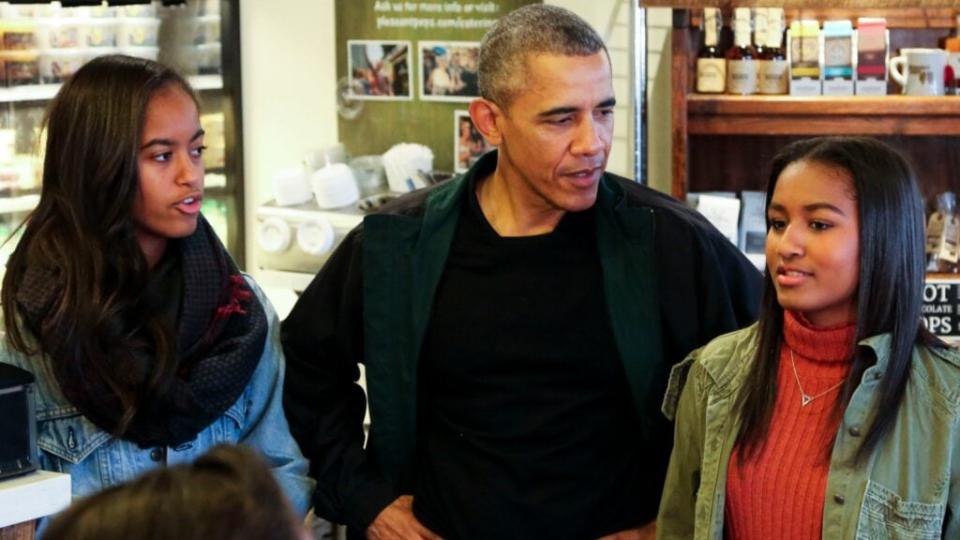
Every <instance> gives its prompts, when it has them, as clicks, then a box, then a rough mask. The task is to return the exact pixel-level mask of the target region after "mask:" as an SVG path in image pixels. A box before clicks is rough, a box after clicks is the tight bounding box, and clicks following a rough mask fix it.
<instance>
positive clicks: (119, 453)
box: [0, 276, 314, 516]
mask: <svg viewBox="0 0 960 540" xmlns="http://www.w3.org/2000/svg"><path fill="white" fill-rule="evenodd" d="M247 282H248V283H249V285H250V287H251V288H252V289H253V290H254V292H255V293H256V295H257V298H258V299H259V301H260V303H261V304H263V306H264V311H265V315H266V317H267V321H268V325H269V328H268V336H267V343H266V344H264V348H263V354H262V355H261V357H260V362H259V364H258V365H257V369H256V370H255V371H254V373H253V375H252V376H251V378H250V381H249V382H248V383H247V387H246V389H245V390H244V391H243V393H242V394H241V395H240V397H239V398H238V399H237V401H236V402H235V403H234V404H233V405H232V406H231V407H230V408H229V409H227V411H226V412H225V413H224V414H223V415H222V416H221V417H220V418H218V419H217V420H214V422H213V423H212V424H210V425H209V426H207V427H206V428H205V429H204V430H203V431H201V432H200V433H199V434H197V437H196V439H194V440H192V441H190V442H188V443H184V444H181V445H179V446H176V447H171V448H140V447H139V446H137V445H136V444H135V443H132V442H130V441H125V440H122V439H117V438H115V437H112V436H111V435H110V434H108V433H106V432H104V431H103V430H101V429H100V428H98V427H97V426H96V425H94V424H93V423H92V422H90V420H88V419H87V418H86V417H84V416H82V415H81V414H80V412H79V411H78V410H77V408H76V407H74V406H73V405H71V404H70V402H68V401H67V400H66V398H64V396H63V394H62V393H61V392H60V389H59V387H58V386H57V384H56V379H55V378H54V375H53V371H52V366H51V365H50V361H49V358H47V357H45V356H43V357H39V356H38V357H25V356H24V355H22V354H20V353H18V352H16V351H12V350H10V348H9V346H8V345H7V343H6V341H5V340H4V341H3V344H2V345H0V362H5V363H8V364H13V365H15V366H18V367H21V368H23V369H26V370H27V371H30V372H32V373H33V374H34V375H35V376H36V378H37V384H36V387H37V388H36V392H35V393H34V395H35V396H36V412H37V445H38V446H39V447H40V467H41V468H42V469H46V470H50V471H56V472H63V473H69V474H70V480H71V491H72V495H73V498H74V500H76V499H77V498H79V497H83V496H86V495H90V494H92V493H95V492H97V491H100V490H102V489H104V488H107V487H110V486H113V485H116V484H119V483H121V482H125V481H127V480H130V479H132V478H134V477H136V476H138V475H140V474H141V473H143V472H146V471H148V470H150V469H153V468H154V467H160V466H164V465H172V464H176V463H183V462H189V461H192V460H194V459H196V458H197V457H199V456H200V455H201V454H203V453H204V452H206V451H207V450H209V449H210V448H211V447H213V446H214V445H217V444H220V443H226V444H245V445H247V446H250V447H252V448H255V449H257V450H259V451H260V453H261V455H262V456H263V457H264V458H265V459H266V460H267V463H269V464H270V465H271V467H272V468H273V473H274V477H275V478H276V479H277V482H278V483H279V484H280V487H281V488H282V489H283V491H284V492H285V493H286V494H287V496H288V498H289V499H290V502H291V503H292V504H293V507H294V509H295V510H296V511H297V512H298V513H299V514H298V515H300V516H303V515H304V514H306V513H307V510H308V509H309V507H310V497H311V495H312V493H313V488H314V481H313V480H312V479H310V478H309V477H307V461H306V459H304V457H303V455H302V454H301V453H300V448H299V447H298V446H297V443H296V442H294V440H293V437H292V436H291V435H290V430H289V428H288V427H287V419H286V417H285V416H284V414H283V408H282V404H281V400H282V391H283V374H284V359H283V352H282V349H281V348H280V335H279V328H280V326H279V320H278V318H277V314H276V312H275V311H274V310H273V306H271V305H270V302H268V301H267V300H266V297H265V296H264V295H263V291H261V290H260V288H259V287H258V286H257V285H256V283H255V282H254V281H253V279H252V278H250V277H249V276H248V277H247Z"/></svg>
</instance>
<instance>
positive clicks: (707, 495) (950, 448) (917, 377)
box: [657, 325, 960, 540]
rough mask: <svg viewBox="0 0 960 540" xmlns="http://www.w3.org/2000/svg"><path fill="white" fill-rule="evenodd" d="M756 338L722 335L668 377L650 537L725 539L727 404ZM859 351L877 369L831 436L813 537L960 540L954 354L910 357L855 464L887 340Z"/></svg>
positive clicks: (732, 429)
mask: <svg viewBox="0 0 960 540" xmlns="http://www.w3.org/2000/svg"><path fill="white" fill-rule="evenodd" d="M756 331H757V326H756V325H753V326H750V327H748V328H745V329H743V330H738V331H736V332H732V333H730V334H726V335H723V336H721V337H719V338H717V339H715V340H713V341H711V342H710V343H709V344H707V345H706V346H705V347H703V348H701V349H698V350H696V351H694V352H693V353H691V354H690V356H688V357H687V359H686V360H684V361H683V362H682V363H680V364H677V365H676V366H675V367H674V368H673V370H672V372H671V375H670V382H669V384H668V387H667V394H666V397H665V398H664V403H663V412H664V414H666V415H667V417H669V418H675V419H676V427H675V441H674V447H673V454H672V456H671V458H670V466H669V469H668V471H667V480H666V485H665V487H664V492H663V499H662V500H661V502H660V513H659V516H658V518H657V538H660V539H681V538H682V539H684V540H687V539H691V538H693V539H722V538H723V520H724V500H725V495H726V479H727V463H728V462H729V460H730V454H731V452H732V450H733V447H734V443H735V439H736V434H737V431H738V429H739V420H738V418H737V417H736V416H735V415H734V414H733V405H734V401H735V400H736V396H737V394H738V392H739V390H740V387H741V386H742V384H743V381H744V378H745V375H746V374H747V371H748V370H749V369H750V365H751V364H752V362H753V358H754V351H755V347H756V336H757V334H756ZM860 345H861V346H864V347H870V348H871V349H873V351H874V352H875V354H876V357H877V362H876V364H874V365H873V366H871V367H869V368H868V369H867V370H866V371H865V372H864V374H863V377H862V379H861V381H860V385H859V386H858V387H857V389H856V390H855V391H854V393H853V396H852V397H851V399H850V403H849V405H848V406H847V409H846V411H845V412H844V415H843V419H842V421H841V423H840V427H839V428H838V431H837V436H836V442H835V443H834V447H833V452H832V455H831V458H830V470H829V473H828V474H829V476H828V480H827V491H826V494H825V498H824V503H823V504H824V508H823V525H822V529H821V537H822V538H825V539H831V540H832V539H857V540H860V539H870V540H880V539H907V538H909V539H921V538H924V539H925V538H941V536H942V537H943V538H960V444H958V443H960V435H958V430H960V425H958V418H960V354H958V353H957V352H956V351H953V350H950V349H936V348H929V347H925V346H917V347H915V348H914V351H913V360H912V364H911V366H910V378H909V380H908V383H907V389H906V394H905V397H904V401H903V403H902V404H901V406H900V410H899V412H898V414H897V417H896V421H895V423H894V424H893V426H892V427H891V430H890V431H889V432H888V433H887V435H886V436H885V437H884V438H883V439H882V440H881V441H880V443H879V445H878V446H877V447H876V449H875V450H874V451H873V452H872V453H871V455H870V456H869V458H867V459H863V460H861V461H860V462H857V463H855V462H854V460H853V456H854V455H855V453H856V451H857V449H858V447H859V445H860V443H861V441H862V439H863V435H864V434H865V432H866V430H867V428H868V427H869V425H870V422H871V421H872V419H873V413H874V409H875V402H876V400H877V399H878V392H877V390H878V388H879V382H880V379H881V377H882V376H883V373H884V370H885V369H886V365H887V360H888V355H889V349H890V336H889V335H888V334H883V335H878V336H874V337H871V338H868V339H865V340H863V341H862V342H860ZM681 390H682V391H681Z"/></svg>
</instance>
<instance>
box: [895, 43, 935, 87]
mask: <svg viewBox="0 0 960 540" xmlns="http://www.w3.org/2000/svg"><path fill="white" fill-rule="evenodd" d="M900 53H901V54H900V56H894V57H893V58H891V59H890V76H891V77H893V80H895V81H897V84H899V85H900V86H901V87H902V88H903V93H904V94H907V95H911V96H942V95H943V92H944V88H943V73H944V70H945V69H946V66H947V51H945V50H943V49H901V50H900Z"/></svg>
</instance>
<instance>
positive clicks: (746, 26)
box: [727, 7, 757, 95]
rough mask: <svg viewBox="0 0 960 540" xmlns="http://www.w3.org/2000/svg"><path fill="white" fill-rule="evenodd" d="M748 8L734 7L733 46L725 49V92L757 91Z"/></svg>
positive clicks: (752, 92)
mask: <svg viewBox="0 0 960 540" xmlns="http://www.w3.org/2000/svg"><path fill="white" fill-rule="evenodd" d="M750 26H751V25H750V8H743V7H740V8H736V9H735V10H734V21H733V47H730V49H729V50H727V93H728V94H740V95H750V94H756V93H757V63H756V58H757V55H756V51H754V49H753V47H752V46H751V45H750Z"/></svg>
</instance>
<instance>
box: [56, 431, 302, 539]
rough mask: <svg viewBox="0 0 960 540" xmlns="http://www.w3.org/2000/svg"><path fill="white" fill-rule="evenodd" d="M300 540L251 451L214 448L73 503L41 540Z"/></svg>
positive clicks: (296, 526)
mask: <svg viewBox="0 0 960 540" xmlns="http://www.w3.org/2000/svg"><path fill="white" fill-rule="evenodd" d="M129 538H139V539H141V540H307V539H308V538H309V536H308V534H307V532H306V529H305V528H304V527H303V525H302V524H301V523H299V521H298V520H297V518H296V517H295V516H294V512H293V510H292V508H291V507H290V505H289V503H288V502H287V500H286V498H285V497H284V495H283V492H282V491H281V490H280V488H279V486H278V485H277V483H276V481H275V480H274V478H273V476H272V475H271V473H270V470H269V469H268V468H267V465H266V463H264V461H263V459H261V458H260V456H259V455H257V454H256V453H255V452H254V451H253V450H250V449H248V448H245V447H242V446H226V445H221V446H217V447H215V448H213V449H212V450H210V451H209V452H208V453H207V454H205V455H203V456H202V457H200V458H199V459H197V460H196V461H195V462H193V463H190V464H183V465H175V466H172V467H169V468H163V469H155V470H153V471H151V472H149V473H147V474H145V475H143V476H141V477H140V478H137V479H135V480H133V481H131V482H129V483H126V484H121V485H118V486H115V487H112V488H109V489H106V490H104V491H101V492H100V493H97V494H95V495H92V496H90V497H87V498H85V499H81V500H79V501H77V502H75V503H74V504H73V505H72V506H70V508H68V509H67V510H65V511H64V512H63V513H61V514H59V515H58V516H57V517H56V518H54V520H53V521H52V522H51V523H50V526H49V527H48V528H47V531H46V532H45V533H44V535H43V539H44V540H112V539H117V540H120V539H129Z"/></svg>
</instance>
